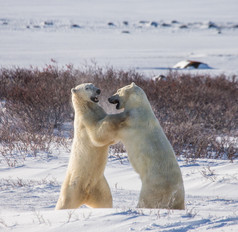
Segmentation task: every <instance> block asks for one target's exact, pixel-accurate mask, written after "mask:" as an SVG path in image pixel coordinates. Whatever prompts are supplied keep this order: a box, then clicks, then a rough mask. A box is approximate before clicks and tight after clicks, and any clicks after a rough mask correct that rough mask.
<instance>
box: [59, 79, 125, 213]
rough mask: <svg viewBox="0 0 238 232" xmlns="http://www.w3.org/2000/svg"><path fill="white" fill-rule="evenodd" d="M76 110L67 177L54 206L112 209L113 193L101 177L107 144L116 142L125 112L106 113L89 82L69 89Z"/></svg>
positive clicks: (97, 90)
mask: <svg viewBox="0 0 238 232" xmlns="http://www.w3.org/2000/svg"><path fill="white" fill-rule="evenodd" d="M71 92H72V103H73V108H74V111H75V119H74V138H73V145H72V151H71V155H70V159H69V164H68V169H67V173H66V177H65V179H64V182H63V184H62V187H61V191H60V196H59V199H58V202H57V204H56V209H73V208H78V207H79V206H81V205H83V204H86V205H88V206H90V207H93V208H111V207H112V195H111V191H110V188H109V186H108V183H107V181H106V179H105V176H104V169H105V166H106V163H107V157H108V147H109V145H111V144H113V143H115V142H116V140H115V141H114V140H113V138H116V132H117V131H118V130H119V127H120V126H122V124H123V122H124V121H125V119H126V117H125V113H121V114H115V115H107V114H106V112H105V111H104V110H103V109H102V108H101V107H100V106H99V105H98V104H97V103H98V101H99V100H98V95H99V94H100V89H98V88H96V87H95V86H94V85H93V84H91V83H84V84H81V85H78V86H77V87H75V88H73V89H72V90H71Z"/></svg>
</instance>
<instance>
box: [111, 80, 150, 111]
mask: <svg viewBox="0 0 238 232" xmlns="http://www.w3.org/2000/svg"><path fill="white" fill-rule="evenodd" d="M145 100H146V101H148V100H147V97H146V95H145V92H144V91H143V90H142V89H141V88H140V87H139V86H137V85H136V84H135V83H134V82H132V83H131V84H130V85H126V86H124V87H122V88H120V89H118V90H117V92H116V93H115V94H114V95H112V96H111V97H109V98H108V101H109V102H110V103H112V104H116V109H118V110H119V109H123V108H127V109H132V108H136V107H138V106H141V105H142V103H143V102H144V101H145Z"/></svg>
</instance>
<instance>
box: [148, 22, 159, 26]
mask: <svg viewBox="0 0 238 232" xmlns="http://www.w3.org/2000/svg"><path fill="white" fill-rule="evenodd" d="M158 25H159V24H158V23H157V22H155V21H152V22H151V23H150V26H153V27H158Z"/></svg>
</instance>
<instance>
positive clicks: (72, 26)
mask: <svg viewBox="0 0 238 232" xmlns="http://www.w3.org/2000/svg"><path fill="white" fill-rule="evenodd" d="M71 28H81V27H80V26H79V25H78V24H72V25H71Z"/></svg>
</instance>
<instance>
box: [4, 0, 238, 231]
mask: <svg viewBox="0 0 238 232" xmlns="http://www.w3.org/2000/svg"><path fill="white" fill-rule="evenodd" d="M237 12H238V1H237V0H209V1H208V0H200V1H191V0H180V1H175V0H174V1H172V0H160V1H157V0H118V1H110V0H101V1H96V0H80V1H79V0H61V1H58V0H47V1H46V0H39V1H32V0H21V1H18V0H7V1H6V0H0V65H1V66H3V67H11V66H14V65H15V66H21V67H29V66H30V65H34V66H41V67H42V66H44V65H45V64H48V63H49V62H50V60H51V59H54V60H56V62H57V63H58V64H59V65H64V64H69V63H72V64H74V65H75V66H76V67H77V66H81V65H84V64H85V63H87V62H89V63H90V62H91V60H92V59H93V60H94V61H95V62H96V63H97V64H99V65H104V66H105V65H112V66H114V67H120V68H133V69H137V70H138V71H141V72H146V74H148V76H153V75H157V74H161V73H165V72H167V71H168V68H172V67H173V66H174V65H175V64H176V63H177V62H179V61H181V60H186V59H192V60H198V61H201V62H204V63H207V64H208V65H209V66H210V67H212V68H213V69H209V70H201V72H205V73H208V72H209V73H212V74H216V73H226V74H236V75H238V65H237V64H238V45H237V44H238V43H237V41H238V28H237V25H238V16H237ZM189 72H197V70H195V71H194V70H190V71H189ZM46 157H47V155H46V154H41V155H40V156H38V157H37V158H28V159H27V160H26V161H25V164H24V165H22V166H19V167H15V168H9V167H8V166H7V165H5V164H4V162H3V161H1V160H0V173H1V174H0V231H20V232H21V231H22V232H23V231H24V232H25V231H45V232H46V231H57V232H58V231H62V232H65V231H87V232H91V231H99V232H100V231H102V232H107V231H108V232H109V231H110V232H111V231H114V232H121V231H207V230H210V231H238V194H237V193H238V172H237V166H238V160H235V161H234V162H233V163H231V162H230V161H227V160H196V162H195V163H190V162H187V161H186V160H185V159H182V158H180V159H179V160H178V161H179V165H180V167H181V170H182V174H183V178H184V184H185V191H186V210H184V211H175V210H158V209H154V210H148V209H137V208H135V206H136V204H137V201H138V196H139V191H140V187H141V183H140V180H139V178H138V175H137V174H136V173H135V172H134V170H133V169H132V167H131V165H130V164H129V162H128V161H127V157H126V154H125V155H122V159H116V158H113V157H112V156H110V157H109V161H108V164H107V167H106V173H105V174H106V178H107V180H108V182H109V185H110V187H111V190H112V194H113V201H114V208H113V209H89V208H86V207H83V208H80V209H77V210H64V211H54V207H55V204H56V201H57V198H58V195H59V190H60V185H61V183H62V181H63V178H64V175H65V172H66V167H67V164H68V157H69V152H68V151H66V150H65V149H63V148H58V149H54V150H53V153H52V154H51V156H50V157H48V158H46ZM1 158H2V157H0V159H1Z"/></svg>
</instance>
